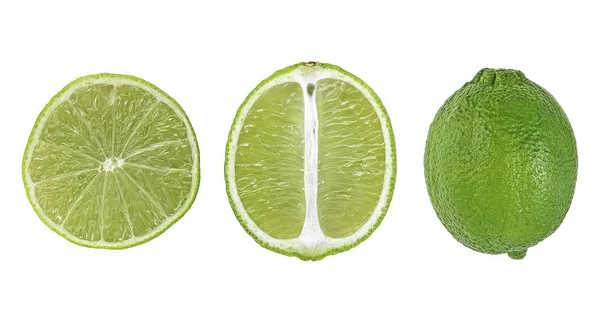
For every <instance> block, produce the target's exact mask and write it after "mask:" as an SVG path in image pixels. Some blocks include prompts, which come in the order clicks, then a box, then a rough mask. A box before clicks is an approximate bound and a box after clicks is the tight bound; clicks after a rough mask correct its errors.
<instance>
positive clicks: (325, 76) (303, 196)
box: [225, 62, 396, 260]
mask: <svg viewBox="0 0 600 319" xmlns="http://www.w3.org/2000/svg"><path fill="white" fill-rule="evenodd" d="M395 158H396V156H395V146H394V137H393V133H392V127H391V125H390V121H389V118H388V116H387V114H386V111H385V109H384V107H383V105H382V103H381V101H380V100H379V98H378V97H377V95H376V94H375V92H373V90H371V88H369V87H368V86H367V84H365V83H364V82H363V81H361V80H360V79H358V78H357V77H356V76H354V75H352V74H350V73H348V72H346V71H344V70H342V69H341V68H339V67H337V66H334V65H330V64H325V63H314V62H311V63H300V64H296V65H293V66H290V67H287V68H285V69H282V70H280V71H278V72H276V73H275V74H273V75H272V76H271V77H269V78H268V79H266V80H265V81H263V82H262V83H260V84H259V85H258V87H256V88H255V89H254V90H253V91H252V92H251V93H250V95H248V97H247V98H246V101H244V103H243V104H242V105H241V107H240V108H239V110H238V113H237V115H236V117H235V120H234V122H233V125H232V127H231V131H230V135H229V140H228V143H227V150H226V162H225V179H226V182H227V192H228V195H229V200H230V203H231V206H232V208H233V210H234V212H235V215H236V216H237V218H238V220H239V221H240V223H241V224H242V226H243V227H244V228H245V229H246V231H247V232H248V233H249V234H250V235H251V236H252V237H254V239H255V240H256V241H257V242H258V243H259V244H260V245H262V246H264V247H266V248H268V249H271V250H274V251H276V252H279V253H282V254H285V255H290V256H296V257H299V258H301V259H305V260H307V259H311V260H318V259H322V258H324V257H325V256H328V255H331V254H334V253H337V252H341V251H344V250H348V249H350V248H352V247H354V246H356V245H358V244H359V243H360V242H362V241H363V240H365V239H366V238H367V237H368V236H369V235H370V234H371V233H372V232H373V231H374V230H375V228H377V226H378V225H379V223H380V222H381V220H382V219H383V217H384V215H385V213H386V211H387V208H388V206H389V204H390V200H391V197H392V192H393V188H394V182H395V176H396V161H395Z"/></svg>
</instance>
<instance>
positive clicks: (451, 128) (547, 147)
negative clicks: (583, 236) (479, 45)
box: [425, 69, 577, 259]
mask: <svg viewBox="0 0 600 319" xmlns="http://www.w3.org/2000/svg"><path fill="white" fill-rule="evenodd" d="M425 177H426V182H427V189H428V191H429V197H430V199H431V202H432V204H433V207H434V208H435V211H436V213H437V216H438V217H439V219H440V221H441V222H442V223H443V224H444V226H445V227H446V229H447V230H448V231H449V232H450V233H451V234H452V235H453V236H454V238H456V239H457V240H458V241H459V242H461V243H462V244H464V245H465V246H467V247H469V248H471V249H473V250H476V251H479V252H483V253H488V254H503V253H507V254H508V255H509V256H510V257H511V258H513V259H521V258H523V257H525V253H526V252H527V249H528V248H529V247H532V246H534V245H536V244H537V243H539V242H540V241H542V240H544V239H545V238H546V237H548V236H550V235H551V234H552V233H553V232H554V231H555V230H556V229H557V228H558V227H559V226H560V224H561V223H562V221H563V219H564V217H565V215H566V213H567V211H568V209H569V206H570V205H571V200H572V199H573V193H574V191H575V181H576V178H577V147H576V145H575V136H574V135H573V130H572V128H571V124H570V123H569V120H568V118H567V116H566V114H565V113H564V112H563V110H562V109H561V107H560V105H559V104H558V103H557V102H556V100H555V99H554V98H553V97H552V95H550V93H548V92H547V91H546V90H544V89H543V88H542V87H540V86H539V85H537V84H535V83H533V82H532V81H530V80H528V79H527V78H526V77H525V76H524V75H523V73H522V72H520V71H515V70H504V69H499V70H494V69H483V70H481V71H479V73H477V75H476V76H475V78H474V79H473V80H472V81H471V82H468V83H466V84H465V85H464V86H463V87H462V88H461V89H460V90H458V91H456V92H455V93H454V94H453V95H452V96H451V97H450V98H449V99H448V100H447V101H446V102H445V103H444V105H443V106H442V107H441V108H440V110H439V111H438V113H437V115H436V116H435V119H434V120H433V123H432V124H431V127H430V129H429V136H428V138H427V145H426V148H425Z"/></svg>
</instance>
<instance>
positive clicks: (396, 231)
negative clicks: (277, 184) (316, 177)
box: [0, 0, 600, 318]
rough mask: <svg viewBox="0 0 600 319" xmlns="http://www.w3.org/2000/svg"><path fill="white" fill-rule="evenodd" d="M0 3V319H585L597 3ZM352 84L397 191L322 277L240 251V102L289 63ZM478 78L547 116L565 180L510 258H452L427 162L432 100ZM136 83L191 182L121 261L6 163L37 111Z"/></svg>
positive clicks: (599, 68) (456, 254)
mask: <svg viewBox="0 0 600 319" xmlns="http://www.w3.org/2000/svg"><path fill="white" fill-rule="evenodd" d="M191 3H192V2H190V3H185V2H177V1H162V3H160V4H158V3H156V4H155V3H151V2H149V1H143V2H139V3H132V2H127V1H73V2H64V1H40V2H37V3H34V2H30V1H2V2H1V3H0V96H1V99H0V104H1V107H0V110H1V111H2V115H0V130H1V131H0V132H1V134H0V138H1V141H2V143H1V151H0V154H1V156H0V161H1V162H0V167H1V168H2V180H1V181H0V187H1V192H0V194H1V198H2V201H1V203H2V208H1V209H0V212H1V213H0V216H1V218H0V229H1V231H0V245H1V246H0V318H225V317H232V318H400V317H403V318H599V316H600V309H599V307H600V306H599V305H598V302H599V297H600V258H599V257H598V256H599V254H600V251H599V245H598V244H599V243H600V232H599V229H600V214H599V209H598V206H599V204H598V196H599V194H598V180H599V179H600V169H599V165H598V161H599V160H598V156H599V155H600V152H599V151H598V147H599V144H598V137H599V136H600V134H599V133H600V126H599V125H598V122H599V118H600V111H599V108H600V99H599V98H598V96H599V90H600V89H599V87H600V85H599V84H600V76H599V75H600V63H599V59H600V50H599V47H598V43H599V33H598V32H599V31H600V19H599V18H598V15H599V12H600V10H599V9H598V8H596V7H595V6H594V1H589V2H583V1H561V2H560V3H565V4H566V3H568V5H555V4H552V2H550V1H537V2H533V1H494V2H488V1H473V2H465V1H438V2H434V1H411V2H409V3H400V2H395V1H389V2H383V1H381V2H380V1H373V0H371V1H367V0H363V1H308V0H305V1H272V2H267V1H257V0H253V1H237V2H236V1H225V0H223V1H206V2H200V1H198V2H195V4H194V5H192V4H191ZM311 60H317V61H323V62H329V63H333V64H337V65H339V66H341V67H343V68H344V69H346V70H348V71H350V72H352V73H354V74H356V75H357V76H359V77H360V78H362V79H363V80H364V81H365V82H367V83H368V84H369V85H370V86H371V87H372V88H373V89H374V90H375V91H376V92H377V93H378V95H379V96H380V97H381V99H382V100H383V102H384V104H385V106H386V107H387V110H388V112H389V115H390V118H391V120H392V124H393V128H394V132H395V135H396V143H397V150H398V154H397V155H398V178H397V183H396V191H395V196H394V199H393V201H392V204H391V206H390V209H389V211H388V215H387V217H386V218H385V220H384V221H383V223H382V224H381V226H380V227H379V228H378V229H377V231H376V232H375V233H374V234H373V235H372V236H371V238H369V239H368V240H367V241H365V242H364V243H362V244H360V245H359V246H358V247H356V248H354V249H352V250H350V251H347V252H345V253H342V254H338V255H335V256H330V257H327V258H325V259H324V260H322V261H319V262H303V261H300V260H299V259H296V258H290V257H285V256H282V255H279V254H276V253H273V252H271V251H268V250H266V249H263V248H261V247H260V246H259V245H258V244H256V243H255V242H254V241H253V240H252V238H251V237H250V236H248V235H247V234H246V233H245V232H244V230H243V229H242V227H241V226H240V225H239V223H238V222H237V220H236V219H235V217H234V215H233V213H232V211H231V209H230V207H229V204H228V201H227V195H226V193H225V183H224V179H223V162H224V155H225V143H226V141H227V135H228V132H229V128H230V125H231V122H232V120H233V117H234V115H235V113H236V110H237V108H238V106H239V105H240V104H241V102H242V101H243V100H244V98H245V97H246V95H247V94H248V93H249V92H250V91H251V90H252V89H253V88H254V87H255V86H256V85H257V84H258V83H259V82H260V81H261V80H263V79H264V78H266V77H268V76H269V75H271V73H273V72H274V71H276V70H278V69H280V68H282V67H285V66H287V65H290V64H294V63H296V62H300V61H311ZM483 67H494V68H500V67H504V68H515V69H520V70H522V71H523V72H524V73H525V74H526V76H528V77H529V78H530V79H531V80H533V81H535V82H537V83H538V84H540V85H542V86H544V87H545V88H546V89H547V90H548V91H550V92H551V93H552V94H553V95H554V96H555V97H556V99H557V100H558V101H559V103H561V105H562V106H563V108H564V110H565V112H566V113H567V114H568V116H569V118H570V120H571V123H572V125H573V128H574V131H575V134H576V138H577V142H578V148H579V159H580V164H579V178H578V184H577V189H576V194H575V199H574V201H573V204H572V207H571V210H570V211H569V213H568V214H567V217H566V219H565V221H564V223H563V224H562V226H561V227H560V229H559V230H558V231H557V232H556V233H555V234H554V235H552V236H551V237H549V238H548V239H546V240H545V241H544V242H542V243H541V244H539V245H537V246H535V247H534V248H531V249H530V250H529V253H528V254H527V257H526V258H525V259H524V260H522V261H514V260H511V259H510V258H508V257H507V256H506V255H503V256H493V255H484V254H480V253H476V252H474V251H471V250H469V249H467V248H465V247H463V246H462V245H461V244H459V243H458V242H456V241H455V240H454V239H453V238H452V237H451V236H450V234H449V233H447V232H446V230H445V229H444V227H443V226H442V224H441V223H440V222H439V221H438V219H437V217H436V216H435V213H434V211H433V209H432V207H431V205H430V203H429V199H428V197H427V192H426V188H425V182H424V177H423V165H422V162H423V150H424V146H425V140H426V134H427V130H428V127H429V124H430V122H431V120H432V119H433V116H434V115H435V113H436V111H437V109H438V108H439V107H440V106H441V105H442V103H443V102H444V100H445V99H446V98H447V97H448V96H450V95H451V94H452V93H453V92H454V91H455V90H457V89H458V88H460V87H461V86H462V85H463V84H464V82H466V81H469V80H470V79H471V78H472V77H473V76H474V75H475V73H476V72H477V71H478V70H479V69H480V68H483ZM100 72H112V73H125V74H132V75H136V76H138V77H141V78H143V79H146V80H148V81H150V82H152V83H154V84H156V85H157V86H159V87H160V88H161V89H163V90H164V91H166V92H167V93H168V94H170V95H171V96H172V97H174V98H175V99H176V100H177V101H178V102H179V103H180V104H181V105H182V106H183V108H184V109H185V110H186V112H187V114H188V115H189V117H190V119H191V121H192V123H193V125H194V128H195V130H196V133H197V135H198V140H199V144H200V149H201V166H202V179H201V183H200V191H199V193H198V197H197V199H196V202H195V204H194V205H193V206H192V208H191V210H190V211H189V212H188V213H187V215H186V216H185V217H184V218H183V219H182V220H180V221H179V222H178V223H177V224H175V225H174V226H173V227H171V228H170V229H169V230H167V231H166V232H165V233H164V234H163V235H161V236H160V237H158V238H157V239H155V240H153V241H150V242H149V243H146V244H143V245H141V246H138V247H134V248H131V249H127V250H124V251H108V250H97V249H89V248H83V247H79V246H77V245H75V244H72V243H69V242H67V241H66V240H64V239H63V238H61V237H60V236H58V235H56V234H55V233H54V232H52V231H51V230H50V229H48V228H47V227H46V226H45V225H44V224H43V223H42V222H41V221H40V220H39V219H38V217H37V216H36V214H35V213H34V211H33V210H32V208H31V206H30V205H29V203H28V201H27V198H26V196H25V191H24V189H23V183H22V180H21V159H22V155H23V151H24V149H25V144H26V141H27V138H28V136H29V133H30V130H31V128H32V126H33V123H34V121H35V119H36V117H37V115H38V113H39V112H40V111H41V110H42V108H43V107H44V105H45V104H46V103H47V101H48V100H49V99H50V98H51V97H52V96H53V95H54V94H55V93H56V92H58V91H59V90H60V89H61V88H62V87H63V86H64V85H66V84H67V83H69V82H70V81H72V80H73V79H75V78H77V77H79V76H82V75H87V74H91V73H100Z"/></svg>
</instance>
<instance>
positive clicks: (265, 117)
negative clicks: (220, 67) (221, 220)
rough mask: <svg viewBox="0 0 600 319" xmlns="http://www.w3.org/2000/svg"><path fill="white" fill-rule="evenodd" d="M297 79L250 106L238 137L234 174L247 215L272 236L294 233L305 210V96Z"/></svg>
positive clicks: (265, 95)
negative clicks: (296, 81) (295, 81)
mask: <svg viewBox="0 0 600 319" xmlns="http://www.w3.org/2000/svg"><path fill="white" fill-rule="evenodd" d="M303 100H304V99H303V95H302V88H301V86H300V85H299V84H298V83H292V82H288V83H283V84H279V85H276V86H273V87H271V88H269V89H268V90H267V91H266V92H264V93H263V94H262V95H261V96H260V97H259V98H258V99H257V100H256V102H255V103H254V105H253V106H252V107H251V108H250V110H249V112H248V114H247V116H246V119H245V121H244V123H243V127H242V129H241V132H240V136H239V139H238V145H237V150H236V155H235V176H236V184H237V191H238V195H239V197H240V199H241V202H242V203H244V208H245V210H246V212H247V213H248V215H249V217H250V218H251V219H252V220H253V221H254V223H256V225H257V226H258V227H259V228H260V229H262V230H263V231H264V232H265V233H267V234H268V235H269V236H271V237H273V238H278V239H287V238H296V237H298V236H299V235H300V233H301V231H302V226H303V224H304V218H305V215H306V212H305V210H306V201H305V196H304V187H303V185H304V101H303Z"/></svg>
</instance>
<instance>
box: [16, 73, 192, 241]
mask: <svg viewBox="0 0 600 319" xmlns="http://www.w3.org/2000/svg"><path fill="white" fill-rule="evenodd" d="M199 160H200V156H199V150H198V144H197V142H196V137H195V135H194V130H193V128H192V125H191V124H190V122H189V120H188V118H187V116H186V114H185V112H184V111H183V109H182V108H181V106H179V104H177V102H175V100H173V99H172V98H171V97H169V96H168V95H167V94H166V93H164V92H163V91H161V90H160V89H159V88H157V87H156V86H154V85H152V84H150V83H148V82H146V81H144V80H142V79H139V78H136V77H133V76H127V75H118V74H96V75H89V76H85V77H82V78H79V79H77V80H75V81H73V82H71V83H70V84H69V85H67V86H66V87H65V88H64V89H63V90H62V91H60V92H59V93H58V94H56V95H55V96H54V97H53V98H52V99H51V100H50V102H49V103H48V104H47V105H46V107H45V108H44V110H43V111H42V112H41V114H40V115H39V117H38V119H37V121H36V122H35V125H34V127H33V130H32V132H31V135H30V137H29V141H28V142H27V147H26V149H25V155H24V156H23V181H24V183H25V189H26V191H27V197H28V198H29V201H30V202H31V205H32V206H33V208H34V210H35V211H36V212H37V214H38V215H39V217H40V219H41V220H42V221H43V222H44V223H46V225H48V227H50V228H51V229H52V230H54V231H55V232H57V233H58V234H59V235H61V236H63V237H64V238H66V239H68V240H70V241H72V242H74V243H76V244H79V245H82V246H88V247H95V248H110V249H120V248H127V247H131V246H135V245H138V244H141V243H143V242H146V241H148V240H150V239H152V238H154V237H156V236H158V235H159V234H161V233H162V232H163V231H165V230H166V229H167V228H168V227H169V226H171V225H172V224H173V223H175V222H176V221H177V220H178V219H179V218H181V217H182V216H183V214H185V212H186V211H187V210H188V209H189V208H190V206H191V205H192V202H193V201H194V198H195V196H196V193H197V191H198V185H199V181H200V164H199Z"/></svg>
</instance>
